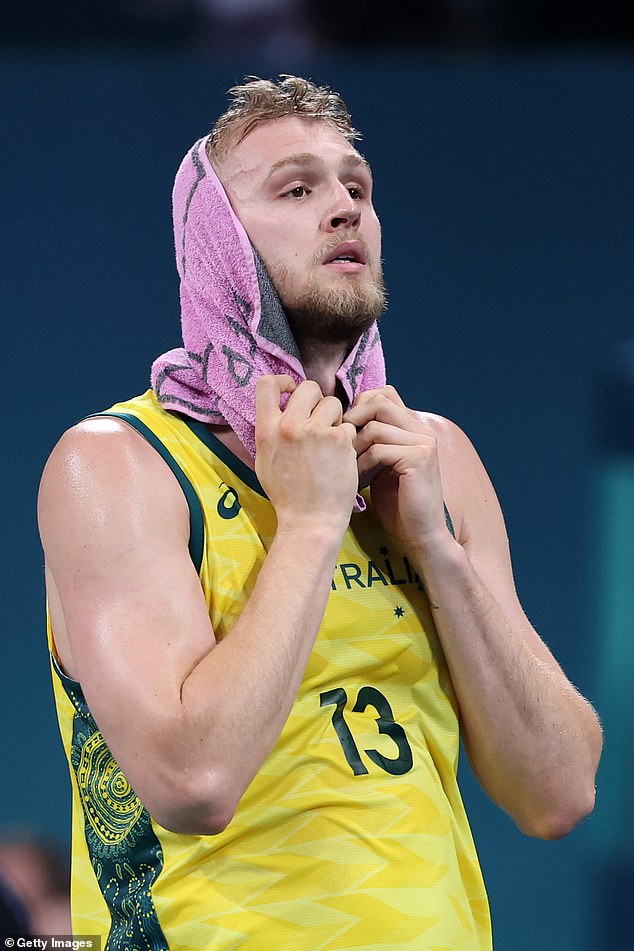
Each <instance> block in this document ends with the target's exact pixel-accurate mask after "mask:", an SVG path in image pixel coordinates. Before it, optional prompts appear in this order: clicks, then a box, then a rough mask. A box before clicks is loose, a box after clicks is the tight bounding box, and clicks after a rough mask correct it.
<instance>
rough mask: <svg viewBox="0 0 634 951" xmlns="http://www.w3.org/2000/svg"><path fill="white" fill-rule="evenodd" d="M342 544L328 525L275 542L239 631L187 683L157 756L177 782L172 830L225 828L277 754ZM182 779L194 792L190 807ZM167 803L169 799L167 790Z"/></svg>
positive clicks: (292, 533)
mask: <svg viewBox="0 0 634 951" xmlns="http://www.w3.org/2000/svg"><path fill="white" fill-rule="evenodd" d="M341 534H342V531H341V530H333V528H332V527H327V526H323V525H322V526H318V527H311V528H310V529H303V530H301V529H299V528H298V529H296V530H294V531H288V532H282V533H278V535H277V536H276V538H275V539H274V541H273V544H272V546H271V549H270V551H269V554H268V555H267V557H266V560H265V562H264V564H263V566H262V568H261V570H260V572H259V575H258V578H257V580H256V583H255V587H254V589H253V592H252V594H251V596H250V598H249V600H248V602H247V604H246V606H245V608H244V610H243V612H242V614H241V615H240V617H239V618H238V620H237V621H236V623H235V625H234V627H233V628H232V630H231V631H230V632H229V634H228V635H227V636H226V637H225V638H224V639H223V640H222V641H221V642H219V643H218V644H217V645H216V646H215V647H214V648H213V650H211V651H210V652H209V653H208V654H207V655H206V656H205V657H203V658H202V659H201V660H200V662H199V663H198V664H197V665H196V666H195V667H194V669H193V670H192V671H191V672H190V673H189V674H188V676H187V677H186V678H185V679H184V681H183V683H182V688H181V698H180V709H179V711H178V716H177V717H176V718H174V720H173V723H172V729H171V730H170V731H169V733H168V734H167V735H165V736H163V737H161V738H160V743H161V745H162V746H163V749H161V750H157V756H158V758H160V759H162V760H163V761H164V762H169V774H170V775H171V776H172V777H173V780H174V782H175V786H174V789H173V801H172V804H171V806H170V805H168V811H169V810H170V809H172V810H173V811H174V815H173V816H170V818H169V819H168V822H169V823H170V826H171V827H172V826H175V825H177V826H179V831H201V830H204V829H205V828H206V827H207V828H208V829H209V830H210V831H217V829H221V828H223V827H224V825H226V823H227V822H228V821H229V819H230V818H231V815H232V813H233V810H234V809H235V806H236V805H237V803H238V801H239V799H240V797H241V796H242V794H243V793H244V791H245V789H246V787H247V786H248V784H249V783H250V782H251V780H252V778H253V777H254V775H255V774H256V772H257V770H258V769H259V767H260V766H261V764H262V762H263V761H264V760H265V759H266V757H267V755H268V754H269V752H270V751H271V749H272V748H273V746H274V745H275V743H276V741H277V739H278V737H279V734H280V732H281V731H282V729H283V727H284V724H285V723H286V720H287V718H288V715H289V712H290V709H291V707H292V704H293V702H294V700H295V698H296V696H297V692H298V689H299V686H300V683H301V679H302V676H303V674H304V670H305V667H306V664H307V662H308V658H309V656H310V652H311V649H312V646H313V644H314V640H315V637H316V635H317V632H318V630H319V627H320V624H321V621H322V618H323V614H324V611H325V607H326V602H327V599H328V594H329V591H330V584H331V580H332V574H333V570H334V566H335V562H336V558H337V555H338V552H339V548H340V544H341ZM182 775H187V776H188V777H189V779H190V780H191V782H192V789H191V790H190V794H189V796H188V797H185V798H183V797H181V796H180V795H179V789H178V783H179V776H182ZM162 794H163V796H164V798H165V799H167V800H170V799H171V798H172V797H171V796H170V793H169V784H168V786H167V787H166V789H164V790H162ZM187 799H189V804H188V803H187V801H186V800H187ZM187 826H189V827H190V828H189V829H187Z"/></svg>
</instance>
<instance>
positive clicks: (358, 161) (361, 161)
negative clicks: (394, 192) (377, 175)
mask: <svg viewBox="0 0 634 951" xmlns="http://www.w3.org/2000/svg"><path fill="white" fill-rule="evenodd" d="M315 163H317V164H318V165H323V164H324V161H323V159H321V158H320V157H319V156H318V155H316V154H315V153H314V152H296V153H295V155H287V156H286V157H285V158H283V159H279V161H277V162H274V163H273V165H271V168H270V169H269V173H268V175H267V176H266V177H267V179H268V178H270V177H271V175H273V174H274V173H275V172H277V171H278V170H279V169H281V168H286V167H287V166H289V165H314V164H315ZM342 164H343V165H348V166H353V167H355V168H356V167H358V166H363V168H364V169H365V171H366V172H367V173H368V174H369V175H370V177H372V169H371V168H370V163H369V162H368V161H367V159H365V158H364V157H363V156H362V155H360V154H359V153H358V152H349V153H346V155H345V156H344V159H343V163H342Z"/></svg>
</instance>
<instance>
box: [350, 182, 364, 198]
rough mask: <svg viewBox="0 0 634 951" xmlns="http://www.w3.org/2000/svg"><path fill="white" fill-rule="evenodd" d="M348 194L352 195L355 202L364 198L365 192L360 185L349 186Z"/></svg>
mask: <svg viewBox="0 0 634 951" xmlns="http://www.w3.org/2000/svg"><path fill="white" fill-rule="evenodd" d="M348 192H349V193H350V197H351V198H354V200H355V201H358V200H359V199H361V198H363V194H364V192H363V189H362V188H361V187H360V186H359V185H348Z"/></svg>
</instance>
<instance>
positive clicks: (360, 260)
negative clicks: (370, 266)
mask: <svg viewBox="0 0 634 951" xmlns="http://www.w3.org/2000/svg"><path fill="white" fill-rule="evenodd" d="M366 263H367V260H366V253H365V248H364V247H363V244H362V243H361V242H360V241H342V242H341V243H340V244H338V245H337V246H336V247H335V248H333V249H332V250H331V251H329V252H328V254H327V255H326V257H325V258H324V261H323V266H324V267H328V268H330V269H332V270H335V271H341V272H343V273H349V274H355V273H359V272H360V271H363V270H364V269H365V266H366Z"/></svg>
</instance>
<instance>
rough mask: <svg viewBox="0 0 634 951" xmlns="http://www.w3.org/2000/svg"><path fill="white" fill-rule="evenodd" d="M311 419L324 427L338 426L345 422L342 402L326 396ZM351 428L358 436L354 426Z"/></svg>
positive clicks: (318, 404)
mask: <svg viewBox="0 0 634 951" xmlns="http://www.w3.org/2000/svg"><path fill="white" fill-rule="evenodd" d="M311 419H314V420H316V421H318V422H320V423H321V424H322V425H324V426H338V425H339V424H340V423H341V422H342V421H343V406H342V405H341V400H339V399H337V397H336V396H324V397H323V399H321V400H320V401H319V403H317V405H316V406H315V408H314V410H313V412H312V414H311ZM351 428H352V429H353V430H354V433H355V435H356V429H355V428H354V426H352V424H351Z"/></svg>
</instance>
